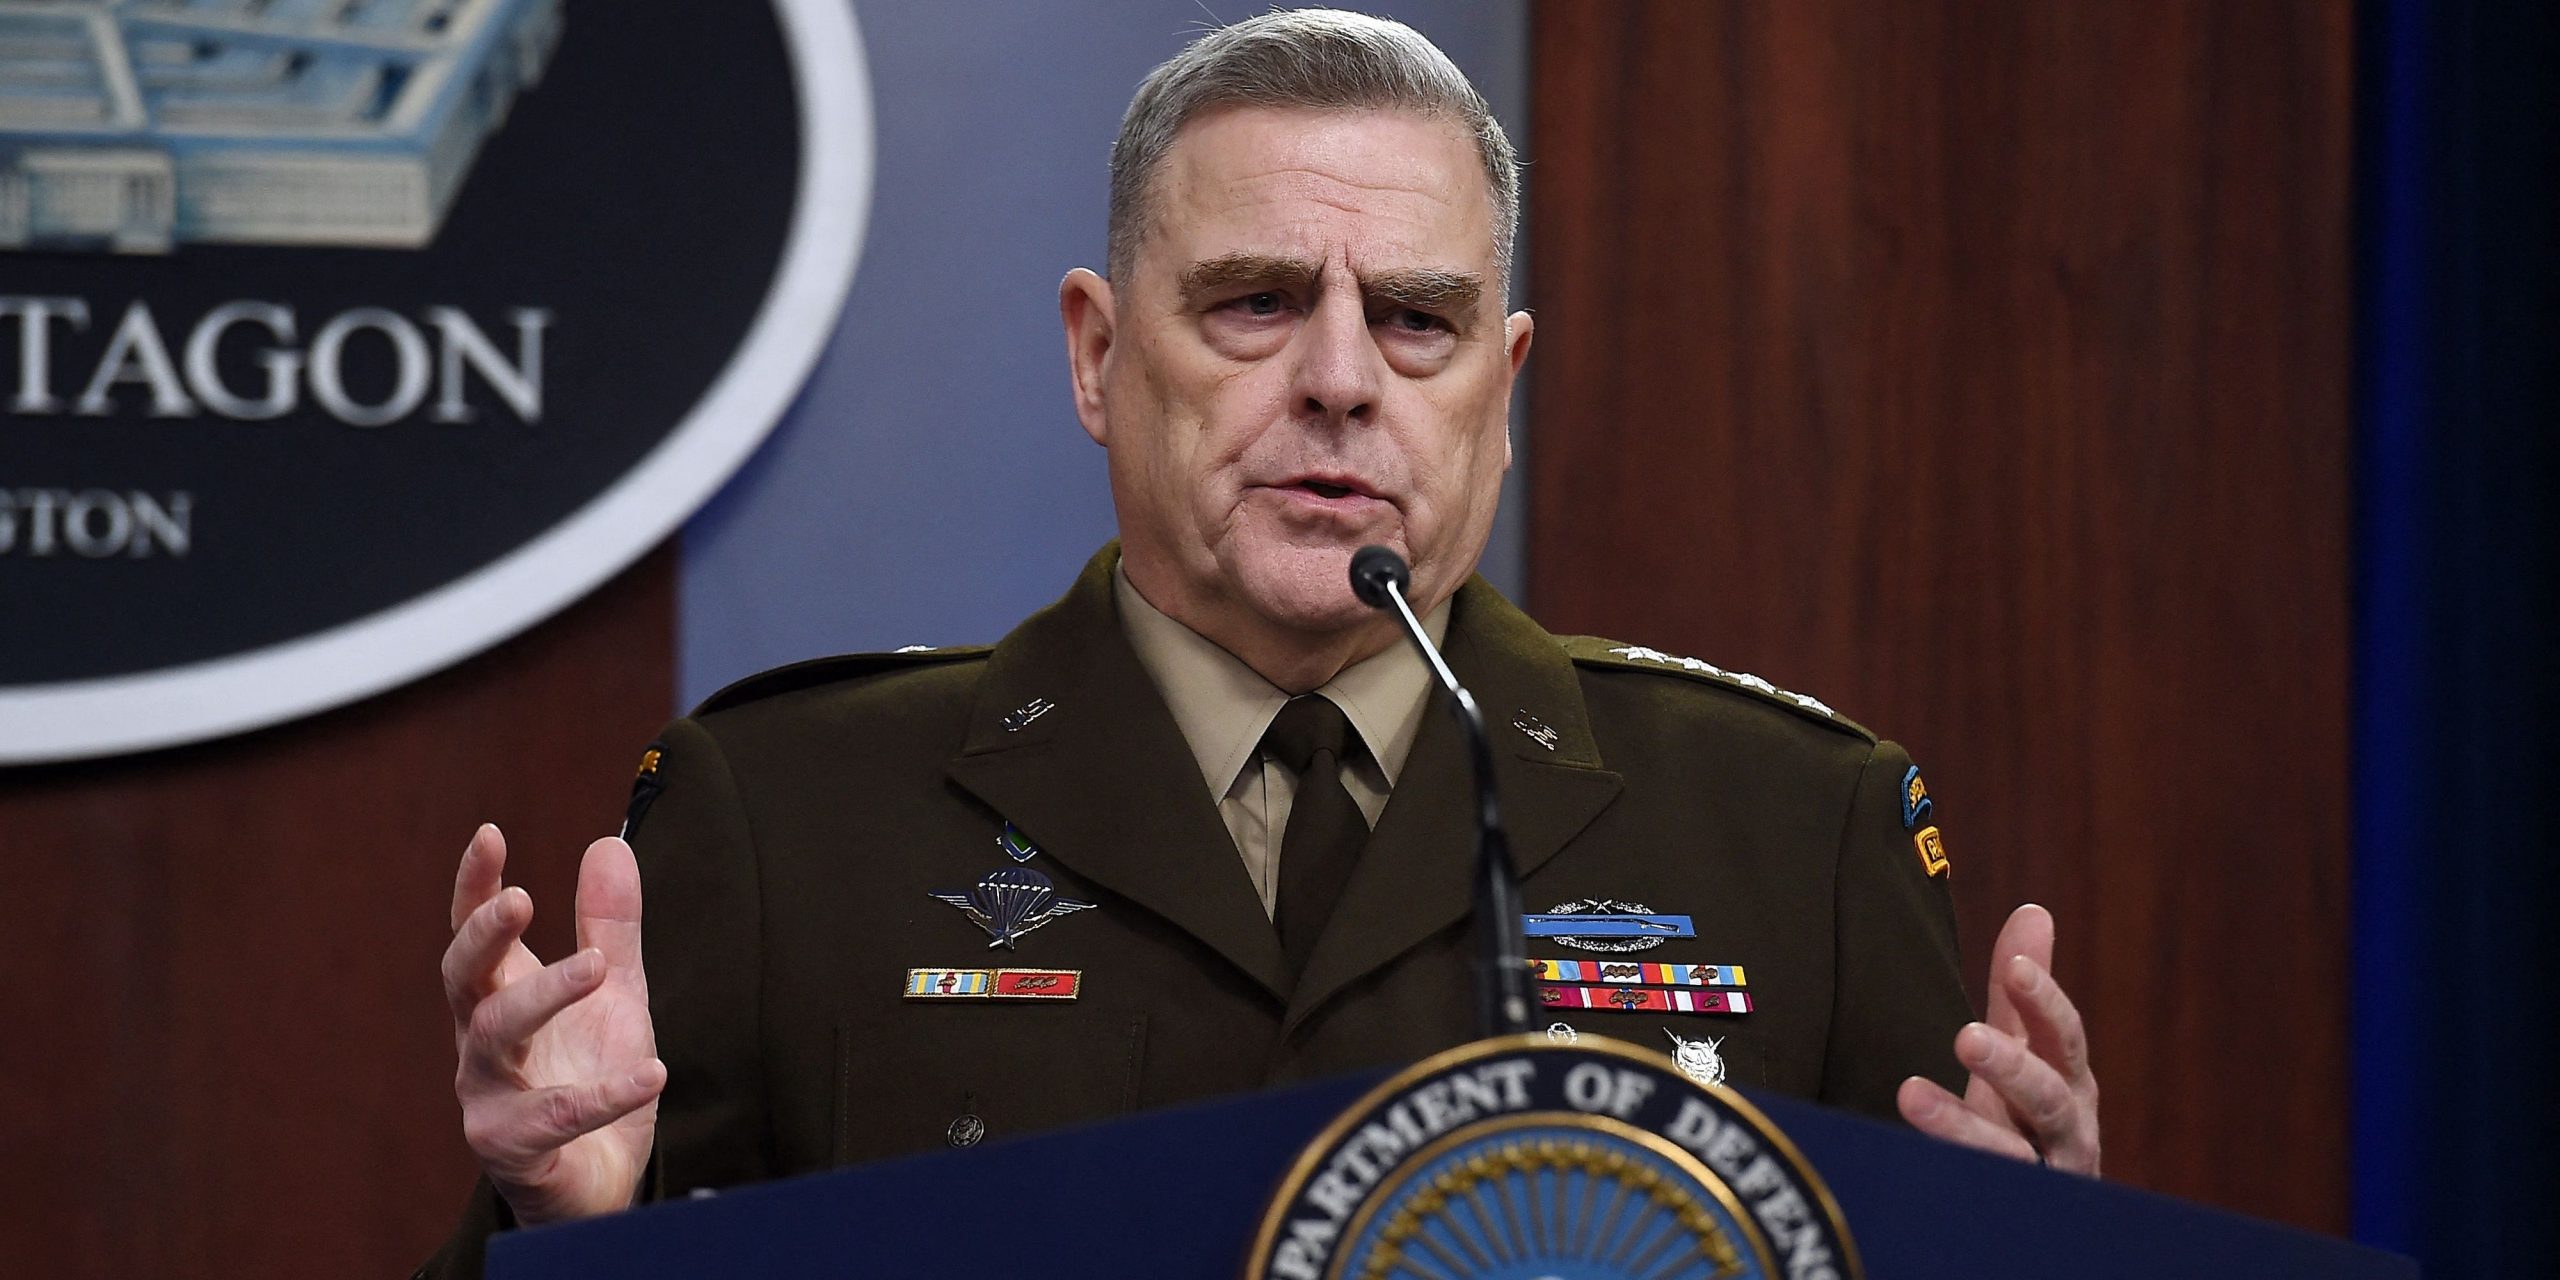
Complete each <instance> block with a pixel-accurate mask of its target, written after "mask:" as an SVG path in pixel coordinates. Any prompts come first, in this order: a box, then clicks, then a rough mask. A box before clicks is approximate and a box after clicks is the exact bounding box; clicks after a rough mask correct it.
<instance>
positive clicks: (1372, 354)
mask: <svg viewBox="0 0 2560 1280" xmlns="http://www.w3.org/2000/svg"><path fill="white" fill-rule="evenodd" d="M1295 346H1296V347H1297V351H1296V353H1295V354H1296V357H1297V362H1296V365H1295V366H1294V368H1293V370H1292V375H1291V376H1292V377H1293V378H1294V379H1295V383H1296V385H1295V386H1294V387H1292V388H1291V389H1292V391H1293V392H1294V393H1295V394H1296V396H1297V400H1298V409H1299V411H1300V412H1302V413H1305V414H1307V415H1308V416H1310V417H1314V418H1318V419H1321V420H1323V421H1325V422H1327V423H1343V424H1352V423H1363V424H1365V423H1367V422H1369V421H1370V420H1372V419H1374V418H1375V417H1376V416H1377V405H1378V392H1379V388H1380V385H1381V383H1382V382H1383V381H1384V378H1385V372H1386V371H1385V368H1384V357H1382V356H1381V355H1380V354H1379V351H1378V344H1377V342H1376V341H1375V340H1374V339H1372V338H1371V337H1370V334H1369V317H1368V312H1367V311H1366V309H1365V308H1363V307H1362V306H1361V304H1360V295H1359V293H1358V292H1357V291H1355V290H1351V289H1338V288H1337V289H1328V290H1326V291H1325V292H1324V294H1323V295H1322V297H1321V299H1320V300H1319V301H1318V302H1317V303H1316V307H1315V311H1314V313H1313V314H1312V315H1310V316H1308V317H1307V324H1306V327H1305V328H1303V329H1300V330H1299V331H1298V338H1297V342H1296V343H1295Z"/></svg>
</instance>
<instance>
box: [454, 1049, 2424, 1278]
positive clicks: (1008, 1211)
mask: <svg viewBox="0 0 2560 1280" xmlns="http://www.w3.org/2000/svg"><path fill="white" fill-rule="evenodd" d="M1383 1075H1384V1073H1377V1074H1371V1075H1362V1076H1354V1077H1347V1078H1343V1079H1338V1080H1331V1081H1325V1082H1321V1083H1317V1084H1311V1085H1305V1086H1301V1087H1298V1088H1294V1089H1288V1090H1282V1091H1275V1092H1271V1093H1265V1094H1255V1095H1250V1096H1245V1097H1239V1098H1229V1099H1222V1100H1218V1101H1213V1102H1206V1103H1200V1104H1196V1105H1193V1106H1187V1107H1178V1108H1169V1109H1166V1110H1163V1111H1156V1112H1149V1113H1145V1114H1141V1115H1137V1116H1132V1117H1129V1118H1127V1119H1123V1120H1118V1121H1114V1122H1111V1123H1107V1124H1099V1125H1093V1126H1089V1127H1085V1128H1079V1129H1068V1130H1061V1131H1057V1132H1053V1133H1047V1134H1039V1135H1034V1136H1030V1137H1024V1138H1019V1139H1014V1140H1010V1141H1004V1142H997V1143H992V1144H989V1145H987V1146H985V1147H979V1148H972V1149H969V1150H964V1151H947V1152H936V1153H933V1154H930V1155H923V1156H914V1157H909V1158H906V1159H901V1160H891V1161H883V1162H881V1163H878V1164H873V1165H866V1166H861V1167H857V1168H849V1169H841V1170H836V1171H833V1172H828V1173H820V1174H811V1175H807V1176H804V1177H800V1178H795V1179H789V1180H785V1181H780V1182H773V1183H767V1184H763V1185H760V1186H754V1187H744V1188H740V1189H738V1190H735V1191H731V1192H727V1193H724V1194H720V1195H716V1196H705V1197H700V1198H696V1199H692V1200H686V1201H678V1202H670V1203H665V1204H658V1205H651V1206H646V1207H643V1208H640V1209H636V1210H634V1211H632V1212H630V1213H625V1214H619V1215H616V1216H614V1217H610V1218H602V1219H595V1220H591V1221H587V1222H579V1223H569V1224H564V1225H559V1226H551V1227H541V1228H535V1229H532V1230H527V1231H516V1232H510V1233H507V1234H505V1235H502V1236H500V1237H498V1238H497V1239H495V1240H493V1241H492V1242H491V1244H490V1249H489V1259H488V1275H489V1277H490V1280H565V1278H566V1277H573V1276H576V1277H585V1276H615V1277H624V1278H628V1280H650V1278H658V1277H664V1278H667V1280H673V1278H674V1277H698V1276H742V1275H752V1276H759V1277H769V1278H771V1280H797V1278H799V1277H812V1278H814V1277H820V1276H824V1277H829V1278H830V1280H836V1278H840V1277H847V1276H898V1277H943V1276H948V1277H954V1278H955V1280H960V1278H965V1280H989V1277H994V1276H1042V1277H1106V1276H1108V1277H1114V1278H1115V1280H1117V1278H1134V1277H1146V1278H1149V1280H1155V1278H1171V1277H1200V1278H1202V1280H1230V1278H1232V1277H1234V1276H1236V1275H1237V1274H1238V1273H1239V1271H1240V1269H1241V1268H1242V1266H1243V1263H1244V1259H1245V1256H1246V1252H1247V1249H1248V1246H1249V1244H1250V1242H1251V1240H1252V1238H1253V1235H1254V1231H1255V1229H1256V1227H1257V1226H1258V1224H1259V1223H1260V1221H1261V1219H1262V1215H1263V1211H1264V1209H1265V1206H1266V1204H1267V1202H1268V1201H1269V1199H1270V1197H1271V1193H1272V1191H1273V1189H1274V1188H1275V1187H1277V1186H1278V1185H1279V1183H1280V1181H1281V1179H1282V1176H1283V1174H1284V1173H1285V1172H1286V1171H1287V1170H1288V1169H1289V1168H1290V1166H1291V1164H1292V1162H1293V1161H1294V1160H1296V1158H1297V1156H1298V1154H1299V1152H1300V1150H1301V1149H1302V1148H1303V1147H1305V1146H1306V1145H1307V1143H1308V1142H1309V1141H1310V1140H1311V1139H1312V1138H1314V1137H1315V1135H1316V1134H1317V1133H1319V1132H1320V1131H1321V1130H1323V1129H1324V1127H1325V1126H1326V1125H1327V1124H1328V1123H1329V1122H1330V1121H1332V1120H1333V1119H1334V1118H1335V1117H1336V1115H1338V1114H1339V1113H1341V1112H1342V1111H1343V1109H1344V1108H1346V1107H1348V1106H1350V1105H1351V1104H1352V1103H1353V1102H1354V1100H1356V1099H1358V1098H1359V1097H1360V1096H1361V1095H1362V1094H1363V1093H1365V1092H1366V1091H1367V1090H1368V1089H1369V1088H1370V1087H1371V1086H1372V1085H1374V1084H1376V1083H1377V1082H1378V1080H1379V1079H1381V1078H1382V1077H1383ZM1746 1096H1747V1097H1748V1098H1749V1100H1750V1101H1751V1102H1753V1103H1754V1104H1756V1105H1757V1106H1758V1107H1759V1108H1760V1109H1761V1110H1762V1111H1763V1112H1764V1113H1765V1114H1766V1115H1767V1116H1768V1118H1769V1119H1770V1120H1772V1121H1775V1122H1776V1124H1777V1125H1778V1127H1779V1128H1781V1129H1782V1130H1784V1131H1785V1133H1786V1135H1787V1136H1788V1137H1789V1138H1791V1139H1792V1140H1793V1141H1794V1142H1795V1144H1796V1146H1797V1147H1798V1148H1799V1149H1800V1150H1801V1151H1802V1152H1803V1154H1804V1155H1805V1156H1806V1157H1807V1158H1808V1159H1809V1160H1810V1161H1811V1163H1812V1165H1813V1166H1814V1168H1815V1169H1817V1170H1818V1171H1819V1172H1820V1174H1821V1176H1822V1178H1823V1179H1824V1181H1826V1182H1827V1183H1828V1184H1829V1186H1830V1188H1831V1191H1832V1193H1833V1195H1834V1196H1835V1197H1836V1198H1837V1199H1838V1201H1839V1203H1840V1206H1841V1208H1842V1210H1843V1211H1844V1212H1845V1214H1846V1215H1847V1219H1848V1223H1849V1227H1850V1230H1851V1231H1852V1232H1853V1233H1854V1235H1855V1237H1856V1240H1857V1246H1858V1252H1859V1253H1860V1255H1861V1256H1862V1257H1863V1259H1864V1261H1865V1265H1866V1274H1867V1275H1868V1277H1869V1278H1870V1280H1983V1278H1984V1277H2001V1278H2003V1280H2032V1278H2042V1277H2053V1278H2054V1280H2064V1278H2066V1277H2067V1278H2068V1280H2113V1278H2116V1277H2121V1278H2122V1280H2137V1278H2138V1280H2157V1278H2158V1277H2164V1276H2176V1277H2181V1278H2183V1280H2213V1278H2217V1277H2231V1278H2234V1280H2237V1278H2238V1277H2248V1278H2250V1280H2286V1278H2290V1277H2302V1278H2304V1280H2309V1278H2311V1277H2319V1278H2320V1280H2415V1277H2416V1276H2417V1275H2418V1267H2417V1264H2416V1263H2414V1262H2412V1261H2410V1260H2409V1259H2406V1258H2402V1257H2397V1256H2394V1255H2390V1254H2384V1253H2378V1252H2375V1251H2373V1250H2370V1249H2365V1248H2362V1247H2359V1246H2356V1245H2351V1244H2347V1243H2345V1242H2342V1241H2337V1240H2332V1239H2328V1238H2325V1237H2321V1236H2315V1235H2311V1234H2308V1233H2305V1232H2301V1231H2296V1230H2293V1229H2290V1228H2286V1227H2279V1226H2274V1225H2270V1224H2267V1223H2262V1222H2257V1221H2253V1220H2251V1219H2247V1218H2243V1217H2239V1216H2237V1215H2233V1214H2229V1213H2224V1212H2221V1211H2218V1210H2214V1209H2207V1208H2202V1207H2199V1206H2196V1205H2191V1204H2186V1203H2184V1202H2181V1201H2177V1200H2173V1199H2170V1198H2168V1197H2165V1196H2159V1195H2153V1194H2150V1193H2148V1192H2143V1191H2137V1190H2133V1189H2131V1188H2126V1187H2119V1186H2113V1185H2110V1184H2107V1183H2103V1182H2093V1181H2090V1180H2088V1179H2084V1178H2078V1177H2073V1176H2069V1175H2064V1174H2058V1173H2054V1172H2051V1171H2049V1170H2044V1169H2039V1168H2036V1167H2034V1166H2031V1165H2025V1164H2020V1163H2018V1162H2016V1161H2012V1160H2003V1159H1999V1158H1996V1157H1992V1156H1986V1155H1982V1154H1979V1153H1977V1152H1973V1151H1969V1150H1965V1149H1962V1148H1958V1147H1953V1146H1949V1145H1947V1144H1945V1143H1942V1142H1938V1141H1935V1140H1933V1139H1929V1138H1926V1137H1923V1136H1921V1135H1919V1134H1916V1133H1912V1132H1910V1131H1908V1130H1905V1129H1901V1128H1897V1127H1894V1126H1890V1125H1885V1124H1880V1123H1877V1122H1874V1121H1871V1120H1867V1119H1864V1118H1861V1117H1857V1116H1851V1115H1847V1114H1844V1113H1840V1112H1834V1111H1829V1110H1825V1109H1823V1108H1820V1107H1816V1106H1812V1105H1810V1104H1807V1103H1804V1102H1800V1101H1796V1100H1793V1099H1789V1098H1784V1097H1774V1096H1763V1095H1759V1094H1756V1093H1747V1094H1746Z"/></svg>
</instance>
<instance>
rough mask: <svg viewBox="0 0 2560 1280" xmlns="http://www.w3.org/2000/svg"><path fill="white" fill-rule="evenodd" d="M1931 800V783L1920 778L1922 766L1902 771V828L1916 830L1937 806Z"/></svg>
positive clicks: (1914, 766)
mask: <svg viewBox="0 0 2560 1280" xmlns="http://www.w3.org/2000/svg"><path fill="white" fill-rule="evenodd" d="M1936 807H1937V806H1935V805H1933V804H1931V803H1930V801H1929V784H1928V783H1925V782H1922V781H1921V780H1920V766H1918V765H1916V764H1915V765H1913V766H1911V767H1910V768H1908V769H1905V770H1903V771H1902V829H1903V830H1905V831H1910V830H1914V829H1916V828H1917V827H1919V825H1920V823H1921V822H1922V820H1924V819H1926V818H1927V817H1928V816H1929V810H1931V809H1933V808H1936Z"/></svg>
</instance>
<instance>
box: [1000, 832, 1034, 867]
mask: <svg viewBox="0 0 2560 1280" xmlns="http://www.w3.org/2000/svg"><path fill="white" fill-rule="evenodd" d="M996 847H997V848H999V849H1002V850H1004V856H1006V857H1008V858H1011V859H1013V860H1014V861H1016V862H1029V861H1031V860H1032V859H1033V858H1036V857H1039V856H1040V846H1038V845H1036V844H1033V843H1031V837H1029V836H1026V835H1024V834H1022V829H1021V828H1019V827H1016V826H1015V825H1013V824H1012V823H1010V822H1008V823H1006V824H1004V830H1002V831H999V832H997V833H996Z"/></svg>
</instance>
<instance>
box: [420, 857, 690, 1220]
mask: <svg viewBox="0 0 2560 1280" xmlns="http://www.w3.org/2000/svg"><path fill="white" fill-rule="evenodd" d="M506 862H507V844H506V838H505V837H504V836H501V835H500V834H499V833H498V829H497V828H496V827H495V826H483V827H481V828H480V829H479V830H478V831H476V832H474V833H472V836H471V843H470V845H468V846H467V847H465V848H464V849H463V851H462V866H461V868H460V869H459V870H458V871H457V872H456V873H455V874H454V880H453V942H452V944H451V945H450V946H447V947H446V948H445V953H444V994H445V1000H446V1003H448V1004H450V1005H451V1006H452V1007H453V1043H454V1052H455V1055H456V1057H457V1058H458V1059H459V1060H460V1065H459V1066H458V1067H457V1068H456V1069H455V1071H454V1077H453V1092H454V1096H455V1097H457V1098H458V1099H460V1100H461V1103H462V1133H463V1137H464V1139H465V1140H466V1141H468V1142H469V1143H470V1144H471V1150H472V1151H473V1152H474V1153H475V1154H477V1155H478V1156H479V1157H480V1166H481V1168H482V1169H483V1170H484V1171H486V1172H487V1173H488V1175H489V1180H490V1181H491V1182H492V1183H494V1184H496V1186H497V1188H498V1193H499V1194H500V1195H502V1196H505V1197H506V1200H507V1204H508V1207H510V1208H511V1209H513V1210H514V1211H515V1216H516V1220H517V1221H518V1222H520V1223H523V1224H526V1225H532V1224H534V1223H538V1222H553V1221H558V1220H560V1219H564V1218H582V1217H589V1216H592V1215H594V1214H599V1213H610V1212H612V1211H614V1210H616V1209H621V1208H624V1207H626V1206H628V1205H630V1203H631V1202H632V1199H633V1196H634V1195H635V1193H636V1192H637V1191H638V1189H639V1185H640V1174H641V1170H642V1169H643V1168H644V1167H645V1166H646V1165H647V1163H648V1160H649V1144H650V1142H651V1140H652V1138H653V1137H654V1135H655V1131H656V1128H657V1123H658V1092H659V1090H661V1089H663V1088H665V1087H666V1083H667V1068H666V1064H665V1063H662V1062H660V1061H658V1058H657V1053H658V1041H657V1034H656V1032H655V1031H654V1030H653V1029H652V1028H651V1026H650V1022H649V980H648V977H647V975H646V974H645V973H643V972H642V970H641V967H640V868H639V864H638V863H636V862H635V861H633V859H632V856H631V846H629V845H627V844H624V843H623V842H622V841H620V840H616V839H611V838H607V839H603V840H598V841H596V842H595V843H594V844H591V845H588V846H587V852H586V856H585V857H584V858H583V859H581V860H580V861H579V863H578V901H577V913H578V950H577V952H576V954H574V955H571V956H569V957H568V958H566V959H563V960H561V961H560V962H558V963H557V964H553V965H549V966H547V967H546V966H545V965H544V964H543V963H542V962H541V961H540V960H538V959H536V958H535V957H534V954H533V952H532V950H530V949H529V948H527V947H526V946H525V945H524V943H523V941H522V939H523V937H524V930H525V926H526V925H528V924H530V923H532V921H533V898H532V896H531V895H529V894H527V893H526V892H525V891H524V890H522V889H519V888H513V887H509V886H507V885H506V884H505V882H504V879H503V874H504V872H505V870H506Z"/></svg>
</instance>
